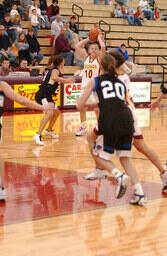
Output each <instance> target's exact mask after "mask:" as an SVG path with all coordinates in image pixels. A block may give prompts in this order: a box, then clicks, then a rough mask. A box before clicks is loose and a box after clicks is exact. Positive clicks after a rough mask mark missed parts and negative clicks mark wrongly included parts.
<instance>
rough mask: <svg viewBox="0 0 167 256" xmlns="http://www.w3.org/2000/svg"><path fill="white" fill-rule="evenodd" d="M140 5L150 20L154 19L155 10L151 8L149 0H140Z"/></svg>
mask: <svg viewBox="0 0 167 256" xmlns="http://www.w3.org/2000/svg"><path fill="white" fill-rule="evenodd" d="M139 6H140V8H141V11H142V12H143V13H144V15H145V16H146V18H147V19H148V20H154V12H153V11H152V10H151V9H150V7H149V4H148V2H147V0H139Z"/></svg>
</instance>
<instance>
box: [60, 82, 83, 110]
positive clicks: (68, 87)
mask: <svg viewBox="0 0 167 256" xmlns="http://www.w3.org/2000/svg"><path fill="white" fill-rule="evenodd" d="M80 91H81V83H74V84H64V95H63V107H75V106H76V102H77V100H78V98H79V95H80Z"/></svg>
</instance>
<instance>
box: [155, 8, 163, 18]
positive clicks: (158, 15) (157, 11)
mask: <svg viewBox="0 0 167 256" xmlns="http://www.w3.org/2000/svg"><path fill="white" fill-rule="evenodd" d="M154 19H155V20H160V19H161V16H160V10H159V8H158V7H156V8H155V10H154Z"/></svg>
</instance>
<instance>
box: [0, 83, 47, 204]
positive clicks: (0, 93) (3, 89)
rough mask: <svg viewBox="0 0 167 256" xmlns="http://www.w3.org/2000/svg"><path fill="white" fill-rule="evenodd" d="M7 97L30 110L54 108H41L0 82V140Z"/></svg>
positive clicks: (0, 173) (0, 174)
mask: <svg viewBox="0 0 167 256" xmlns="http://www.w3.org/2000/svg"><path fill="white" fill-rule="evenodd" d="M5 96H6V97H8V98H9V99H11V100H15V101H17V102H18V103H20V104H22V105H24V106H26V107H28V108H32V109H37V110H42V111H47V110H49V109H51V108H52V105H50V104H47V105H45V106H41V105H39V104H37V103H35V102H33V101H30V100H28V99H27V98H25V97H22V96H20V95H18V94H16V93H15V92H14V91H13V89H12V88H11V87H10V86H9V85H8V84H7V83H6V82H0V139H1V129H2V122H1V116H2V111H3V105H4V98H5ZM5 198H6V191H5V188H4V162H3V160H2V157H1V155H0V200H5Z"/></svg>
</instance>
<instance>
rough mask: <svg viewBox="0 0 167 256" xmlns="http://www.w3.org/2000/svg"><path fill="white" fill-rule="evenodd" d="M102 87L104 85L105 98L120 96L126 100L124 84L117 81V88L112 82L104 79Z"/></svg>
mask: <svg viewBox="0 0 167 256" xmlns="http://www.w3.org/2000/svg"><path fill="white" fill-rule="evenodd" d="M101 87H103V89H102V92H103V97H104V99H109V98H115V97H118V98H119V99H120V100H125V88H124V86H123V84H120V83H115V90H114V87H113V84H112V82H110V81H103V82H102V83H101Z"/></svg>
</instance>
